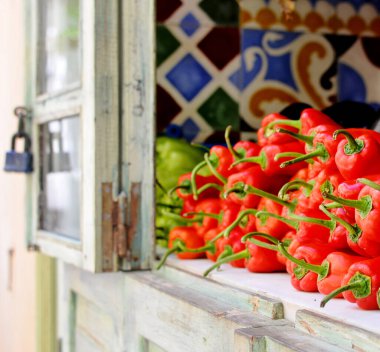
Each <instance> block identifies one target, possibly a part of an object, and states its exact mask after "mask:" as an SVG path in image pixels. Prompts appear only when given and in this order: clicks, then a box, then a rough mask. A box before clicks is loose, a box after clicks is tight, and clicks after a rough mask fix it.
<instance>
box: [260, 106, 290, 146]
mask: <svg viewBox="0 0 380 352" xmlns="http://www.w3.org/2000/svg"><path fill="white" fill-rule="evenodd" d="M278 120H281V121H292V120H288V119H287V118H286V117H285V116H282V115H280V114H277V113H274V114H269V115H267V116H265V117H264V118H263V120H262V121H261V127H260V128H259V130H258V131H257V139H258V143H259V145H260V146H261V147H264V146H266V145H271V144H284V143H289V142H292V138H291V137H289V136H287V135H284V134H281V133H278V132H276V131H275V130H274V129H273V128H272V129H270V128H269V129H268V128H266V126H267V125H269V124H271V123H272V122H274V121H278ZM277 127H283V128H284V129H287V130H289V131H293V132H296V131H297V129H295V128H293V127H288V126H285V125H280V126H277Z"/></svg>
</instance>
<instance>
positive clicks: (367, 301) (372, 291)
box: [321, 257, 380, 310]
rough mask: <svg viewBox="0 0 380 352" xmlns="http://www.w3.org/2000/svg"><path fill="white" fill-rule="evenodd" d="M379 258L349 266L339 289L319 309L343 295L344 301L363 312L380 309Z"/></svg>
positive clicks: (324, 300)
mask: <svg viewBox="0 0 380 352" xmlns="http://www.w3.org/2000/svg"><path fill="white" fill-rule="evenodd" d="M379 288H380V257H378V258H374V259H368V260H363V261H360V262H356V263H354V264H352V265H351V266H350V268H349V269H348V272H347V274H346V275H345V276H344V278H343V280H342V283H341V287H339V288H338V289H336V290H335V291H333V292H331V293H330V294H329V295H328V296H326V297H325V298H324V299H323V300H322V302H321V307H324V306H325V305H326V303H327V302H328V301H329V300H330V299H332V298H334V297H336V296H337V295H339V294H340V293H343V297H344V299H346V300H347V301H349V302H351V303H356V304H357V305H358V307H359V308H361V309H365V310H373V309H380V305H379V299H378V298H379Z"/></svg>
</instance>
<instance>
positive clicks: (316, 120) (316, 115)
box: [299, 108, 342, 135]
mask: <svg viewBox="0 0 380 352" xmlns="http://www.w3.org/2000/svg"><path fill="white" fill-rule="evenodd" d="M299 121H300V123H301V129H300V132H299V133H301V134H304V135H308V134H309V131H310V130H311V129H312V128H314V127H316V126H320V125H330V126H332V127H333V128H335V129H336V130H337V129H339V128H342V126H340V125H339V124H337V123H336V122H335V121H334V120H333V119H331V118H330V117H328V116H327V115H325V114H324V113H323V112H321V111H319V110H316V109H313V108H308V109H305V110H303V111H302V113H301V116H300V119H299Z"/></svg>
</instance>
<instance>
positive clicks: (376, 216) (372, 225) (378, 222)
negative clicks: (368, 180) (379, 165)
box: [355, 180, 380, 246]
mask: <svg viewBox="0 0 380 352" xmlns="http://www.w3.org/2000/svg"><path fill="white" fill-rule="evenodd" d="M377 181H378V182H377V183H380V180H377ZM363 197H370V198H371V199H372V209H371V210H370V212H369V213H368V214H367V215H366V216H365V217H363V215H362V214H361V213H360V211H358V209H356V210H355V221H356V223H357V224H358V226H359V227H360V228H361V229H362V230H363V236H364V234H365V238H366V239H368V240H370V241H375V242H378V243H379V246H380V236H379V229H380V191H378V190H375V189H373V188H372V187H369V186H364V187H363V189H362V190H361V191H360V193H359V199H362V198H363Z"/></svg>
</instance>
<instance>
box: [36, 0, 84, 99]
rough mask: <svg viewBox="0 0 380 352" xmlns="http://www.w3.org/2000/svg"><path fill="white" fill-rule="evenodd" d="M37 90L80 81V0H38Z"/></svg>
mask: <svg viewBox="0 0 380 352" xmlns="http://www.w3.org/2000/svg"><path fill="white" fill-rule="evenodd" d="M38 3H39V18H38V19H39V22H38V29H39V31H38V34H39V36H38V49H39V50H38V57H37V94H38V95H40V94H43V93H52V92H56V91H61V90H63V89H64V88H66V87H67V86H69V85H71V84H73V83H76V82H79V81H80V66H81V65H80V61H81V60H80V12H79V9H80V0H39V2H38Z"/></svg>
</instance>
